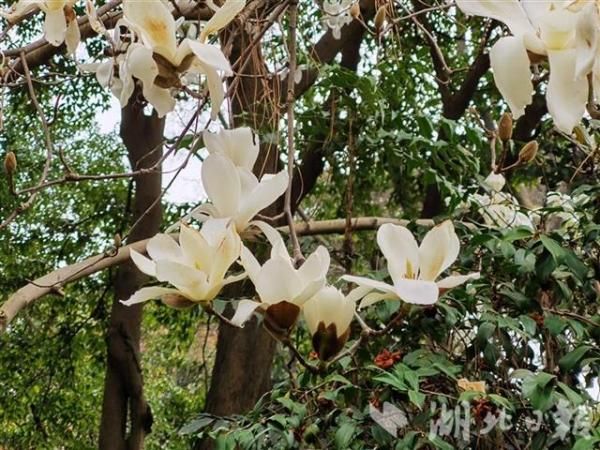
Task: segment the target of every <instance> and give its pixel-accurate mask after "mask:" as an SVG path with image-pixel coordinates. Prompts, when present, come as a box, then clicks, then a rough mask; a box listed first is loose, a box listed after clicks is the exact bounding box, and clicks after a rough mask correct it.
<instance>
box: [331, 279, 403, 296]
mask: <svg viewBox="0 0 600 450" xmlns="http://www.w3.org/2000/svg"><path fill="white" fill-rule="evenodd" d="M342 280H344V281H347V282H349V283H354V284H357V285H359V286H364V287H368V288H371V289H376V290H378V291H382V292H385V293H388V294H395V293H396V290H395V289H394V286H390V285H389V284H387V283H384V282H383V281H377V280H372V279H371V278H366V277H357V276H354V275H343V276H342Z"/></svg>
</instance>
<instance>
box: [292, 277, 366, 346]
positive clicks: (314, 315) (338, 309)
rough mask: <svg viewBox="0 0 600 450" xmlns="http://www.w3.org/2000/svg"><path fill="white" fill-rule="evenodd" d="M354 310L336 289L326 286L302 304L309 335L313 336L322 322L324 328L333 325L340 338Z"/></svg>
mask: <svg viewBox="0 0 600 450" xmlns="http://www.w3.org/2000/svg"><path fill="white" fill-rule="evenodd" d="M355 309H356V304H355V303H354V302H353V301H351V300H348V299H347V298H346V297H344V294H342V293H341V292H340V291H339V290H338V289H336V288H334V287H332V286H326V287H324V288H323V289H321V290H320V291H319V292H317V293H316V294H315V295H314V296H313V297H312V298H311V299H310V300H308V301H307V302H306V303H305V304H304V306H303V308H302V311H303V313H304V319H305V320H306V324H307V326H308V329H309V331H310V333H311V334H315V333H316V332H317V329H318V327H319V323H320V322H323V324H324V325H325V326H328V325H330V324H335V326H336V331H337V336H338V337H340V336H341V335H342V334H343V333H344V332H345V331H346V330H347V329H348V327H349V326H350V323H351V322H352V319H353V317H354V311H355Z"/></svg>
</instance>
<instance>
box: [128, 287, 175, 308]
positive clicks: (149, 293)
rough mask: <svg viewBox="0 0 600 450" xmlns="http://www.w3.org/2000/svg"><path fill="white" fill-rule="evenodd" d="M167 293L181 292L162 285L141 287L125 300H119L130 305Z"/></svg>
mask: <svg viewBox="0 0 600 450" xmlns="http://www.w3.org/2000/svg"><path fill="white" fill-rule="evenodd" d="M169 294H175V295H181V292H179V291H178V290H177V289H173V288H164V287H159V286H152V287H145V288H142V289H140V290H139V291H137V292H136V293H135V294H133V295H132V296H131V297H129V298H128V299H127V300H121V303H123V304H124V305H125V306H131V305H135V304H137V303H143V302H146V301H148V300H152V299H155V298H160V297H162V296H163V295H169Z"/></svg>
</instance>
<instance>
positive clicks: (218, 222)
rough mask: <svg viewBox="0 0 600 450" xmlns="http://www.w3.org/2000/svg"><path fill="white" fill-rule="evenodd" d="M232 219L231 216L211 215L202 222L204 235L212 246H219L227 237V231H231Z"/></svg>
mask: <svg viewBox="0 0 600 450" xmlns="http://www.w3.org/2000/svg"><path fill="white" fill-rule="evenodd" d="M231 223H232V222H231V219H230V218H229V217H224V218H214V217H209V218H208V219H207V220H205V221H204V223H203V224H202V230H201V231H200V233H202V237H203V238H204V239H205V240H206V242H208V245H210V246H211V247H215V248H216V247H218V246H219V245H221V243H222V242H223V239H225V237H226V235H227V233H228V232H229V231H230V230H229V226H230V225H231Z"/></svg>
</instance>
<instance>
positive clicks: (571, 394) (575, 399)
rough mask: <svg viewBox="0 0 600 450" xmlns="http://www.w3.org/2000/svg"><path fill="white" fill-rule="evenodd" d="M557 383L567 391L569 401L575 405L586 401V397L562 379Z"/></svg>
mask: <svg viewBox="0 0 600 450" xmlns="http://www.w3.org/2000/svg"><path fill="white" fill-rule="evenodd" d="M556 384H557V385H558V387H559V388H560V389H561V390H562V391H563V392H564V393H565V396H566V397H567V398H568V399H569V401H570V402H571V403H573V404H574V405H575V406H578V405H581V404H582V403H583V402H584V399H583V397H582V396H581V395H579V394H578V393H577V392H575V391H574V390H573V389H571V388H570V387H569V386H567V385H566V384H565V383H563V382H562V381H559V382H557V383H556Z"/></svg>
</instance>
